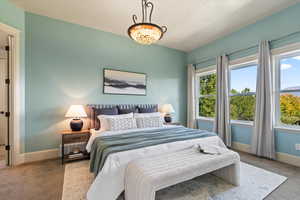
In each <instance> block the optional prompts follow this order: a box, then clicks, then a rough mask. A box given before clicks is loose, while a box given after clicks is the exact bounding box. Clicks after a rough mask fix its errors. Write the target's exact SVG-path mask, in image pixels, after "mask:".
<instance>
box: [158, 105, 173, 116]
mask: <svg viewBox="0 0 300 200" xmlns="http://www.w3.org/2000/svg"><path fill="white" fill-rule="evenodd" d="M161 112H163V113H167V114H170V113H175V110H174V108H173V106H172V105H171V104H164V105H163V106H162V107H161Z"/></svg>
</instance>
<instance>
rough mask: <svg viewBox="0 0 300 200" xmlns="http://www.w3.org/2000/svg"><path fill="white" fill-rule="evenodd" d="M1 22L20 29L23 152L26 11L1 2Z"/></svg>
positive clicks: (22, 141)
mask: <svg viewBox="0 0 300 200" xmlns="http://www.w3.org/2000/svg"><path fill="white" fill-rule="evenodd" d="M0 23H3V24H6V25H9V26H11V27H14V28H16V29H18V30H19V31H20V37H21V38H20V43H21V44H20V68H21V69H20V74H19V76H20V81H21V91H22V93H21V121H20V125H21V127H20V128H21V135H20V137H21V145H20V150H21V152H23V151H24V141H25V13H24V11H23V10H22V9H20V8H17V7H16V6H15V5H13V4H12V3H10V2H9V1H8V0H1V2H0Z"/></svg>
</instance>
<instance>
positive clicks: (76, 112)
mask: <svg viewBox="0 0 300 200" xmlns="http://www.w3.org/2000/svg"><path fill="white" fill-rule="evenodd" d="M65 117H71V118H73V119H72V121H71V122H70V127H71V129H72V131H81V129H82V126H83V121H82V120H81V119H80V118H82V117H87V114H86V112H85V110H84V108H83V106H82V105H71V106H70V108H69V110H68V112H67V113H66V115H65Z"/></svg>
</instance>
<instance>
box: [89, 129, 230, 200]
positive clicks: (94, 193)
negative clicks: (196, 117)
mask: <svg viewBox="0 0 300 200" xmlns="http://www.w3.org/2000/svg"><path fill="white" fill-rule="evenodd" d="M166 127H167V126H166ZM140 130H145V129H140ZM130 131H132V130H126V131H118V132H116V131H114V132H112V131H106V132H101V131H100V132H99V131H98V132H97V131H92V136H91V138H90V140H89V142H88V145H87V150H88V151H90V150H91V145H92V143H93V141H94V139H95V138H96V137H101V136H104V135H112V134H122V133H126V132H130ZM194 144H212V145H218V146H220V147H224V148H226V147H225V145H224V143H223V142H222V141H221V139H220V138H219V137H218V136H213V137H207V138H200V139H193V140H186V141H180V142H172V143H167V144H160V145H155V146H150V147H145V148H140V149H134V150H129V151H124V152H118V153H114V154H111V155H109V156H108V157H107V159H106V162H105V164H104V166H103V168H102V170H101V171H100V172H99V174H98V175H97V177H96V178H95V180H94V182H93V183H92V185H91V187H90V189H89V191H88V193H87V199H88V200H116V199H117V198H118V196H119V195H120V194H121V193H122V191H123V190H124V178H125V169H126V167H127V164H128V163H129V162H130V161H132V160H135V159H139V158H145V157H151V156H157V155H160V154H165V153H169V152H174V151H178V150H182V149H185V148H188V147H191V146H193V145H194Z"/></svg>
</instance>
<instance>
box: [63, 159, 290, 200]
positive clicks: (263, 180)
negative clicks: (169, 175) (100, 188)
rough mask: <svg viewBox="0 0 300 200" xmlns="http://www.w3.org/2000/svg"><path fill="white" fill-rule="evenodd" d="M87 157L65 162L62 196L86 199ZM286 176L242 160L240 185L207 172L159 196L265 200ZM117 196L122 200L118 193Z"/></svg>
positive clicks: (158, 199)
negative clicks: (236, 185) (78, 160)
mask: <svg viewBox="0 0 300 200" xmlns="http://www.w3.org/2000/svg"><path fill="white" fill-rule="evenodd" d="M88 167H89V166H88V161H82V162H76V163H70V164H67V165H66V168H65V177H64V188H63V197H62V200H85V199H86V198H85V197H86V192H87V191H88V188H89V186H90V184H91V183H92V181H93V175H92V174H91V173H89V170H88ZM286 179H287V178H286V177H283V176H280V175H278V174H275V173H272V172H269V171H266V170H263V169H261V168H257V167H254V166H252V165H248V164H245V163H241V186H239V187H235V186H233V185H231V184H228V183H226V182H225V181H223V180H221V179H220V178H217V177H216V176H213V175H210V174H207V175H203V176H200V177H197V178H195V179H193V180H190V181H186V182H183V183H180V184H178V185H174V186H172V187H169V188H166V189H163V190H160V191H158V192H157V194H156V200H262V199H264V198H265V197H266V196H267V195H269V194H270V193H271V192H272V191H273V190H275V189H276V188H277V187H278V186H279V185H281V184H282V183H283V182H284V181H285V180H286ZM118 200H123V197H119V198H118Z"/></svg>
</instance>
